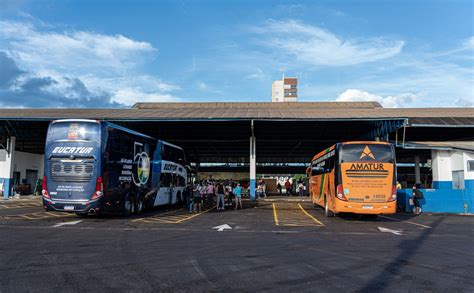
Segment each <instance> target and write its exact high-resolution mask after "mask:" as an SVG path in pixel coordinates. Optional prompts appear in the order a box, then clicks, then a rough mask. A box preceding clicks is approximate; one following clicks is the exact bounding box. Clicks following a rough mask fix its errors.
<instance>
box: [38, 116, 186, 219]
mask: <svg viewBox="0 0 474 293" xmlns="http://www.w3.org/2000/svg"><path fill="white" fill-rule="evenodd" d="M185 164H186V161H185V156H184V151H183V150H182V149H181V148H180V147H178V146H175V145H172V144H169V143H166V142H164V141H157V140H156V139H154V138H152V137H149V136H147V135H144V134H141V133H138V132H136V131H133V130H130V129H127V128H124V127H121V126H118V125H115V124H112V123H110V122H106V121H99V120H85V119H65V120H56V121H53V122H51V123H50V125H49V128H48V133H47V137H46V146H45V164H44V166H45V172H44V174H45V175H44V178H43V186H42V194H43V206H44V208H45V209H46V210H48V211H59V212H74V213H76V214H77V215H79V216H85V215H88V214H101V213H103V212H111V213H121V214H122V215H124V216H128V215H130V214H133V213H137V214H140V213H142V212H143V210H144V209H145V208H147V207H149V208H152V207H155V206H158V205H165V204H176V203H180V202H182V201H183V195H184V194H183V193H184V188H185V186H186V178H187V171H186V168H185Z"/></svg>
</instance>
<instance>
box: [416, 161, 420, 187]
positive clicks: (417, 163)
mask: <svg viewBox="0 0 474 293" xmlns="http://www.w3.org/2000/svg"><path fill="white" fill-rule="evenodd" d="M415 183H416V184H419V183H421V176H420V156H415Z"/></svg>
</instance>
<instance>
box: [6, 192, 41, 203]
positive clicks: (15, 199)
mask: <svg viewBox="0 0 474 293" xmlns="http://www.w3.org/2000/svg"><path fill="white" fill-rule="evenodd" d="M3 200H5V201H7V200H8V201H11V202H18V201H39V200H41V195H33V194H30V195H19V196H12V197H8V198H5V197H3Z"/></svg>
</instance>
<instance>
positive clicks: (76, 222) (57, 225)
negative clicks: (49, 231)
mask: <svg viewBox="0 0 474 293" xmlns="http://www.w3.org/2000/svg"><path fill="white" fill-rule="evenodd" d="M80 222H82V220H79V221H72V222H64V223H59V224H56V225H54V226H53V227H54V228H56V227H61V226H65V225H76V224H79V223H80Z"/></svg>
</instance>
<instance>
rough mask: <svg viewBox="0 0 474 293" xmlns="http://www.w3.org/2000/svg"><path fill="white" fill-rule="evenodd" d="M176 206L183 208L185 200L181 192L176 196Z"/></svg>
mask: <svg viewBox="0 0 474 293" xmlns="http://www.w3.org/2000/svg"><path fill="white" fill-rule="evenodd" d="M176 205H177V206H178V207H181V206H182V205H183V199H182V198H181V192H180V191H178V193H177V194H176Z"/></svg>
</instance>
